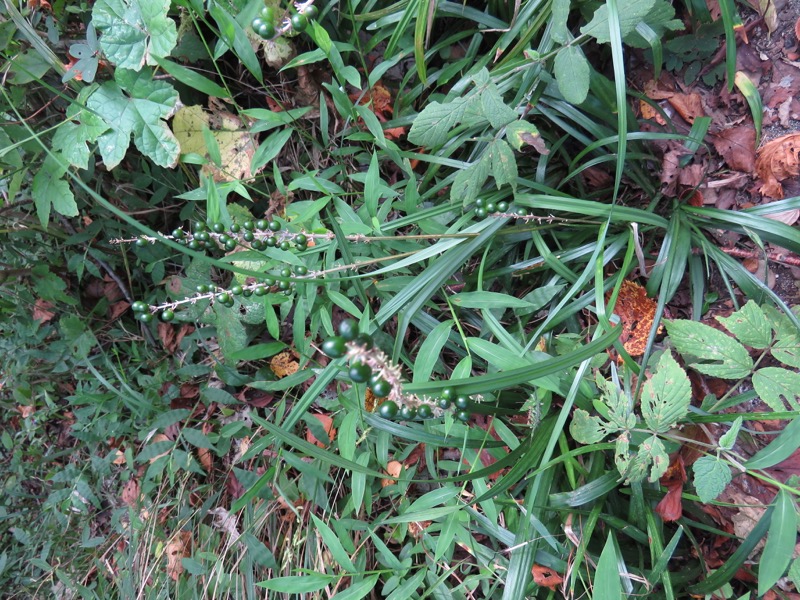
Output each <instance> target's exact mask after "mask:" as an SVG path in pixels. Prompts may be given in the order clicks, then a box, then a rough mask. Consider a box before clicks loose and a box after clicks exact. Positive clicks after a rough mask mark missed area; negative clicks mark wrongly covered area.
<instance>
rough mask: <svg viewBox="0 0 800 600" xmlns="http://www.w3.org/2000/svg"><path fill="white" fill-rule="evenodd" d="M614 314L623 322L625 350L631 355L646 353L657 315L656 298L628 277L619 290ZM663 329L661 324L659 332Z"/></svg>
mask: <svg viewBox="0 0 800 600" xmlns="http://www.w3.org/2000/svg"><path fill="white" fill-rule="evenodd" d="M614 314H615V315H617V316H618V317H619V319H620V322H621V323H622V335H621V336H620V340H621V341H622V346H623V347H624V348H625V351H626V352H627V353H628V354H630V355H631V356H641V355H642V354H644V351H645V348H646V347H647V338H648V336H649V335H650V328H651V327H652V326H653V320H654V319H655V316H656V302H655V300H653V299H652V298H649V297H648V296H647V292H646V291H645V289H644V288H643V287H642V286H640V285H639V284H638V283H636V282H634V281H630V280H627V279H626V280H625V281H623V282H622V287H621V288H620V290H619V296H617V303H616V305H615V306H614ZM662 329H663V326H659V328H658V332H659V333H661V331H662Z"/></svg>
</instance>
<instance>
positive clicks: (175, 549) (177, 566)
mask: <svg viewBox="0 0 800 600" xmlns="http://www.w3.org/2000/svg"><path fill="white" fill-rule="evenodd" d="M191 552H192V532H191V531H180V532H178V534H177V535H175V536H173V537H172V539H171V540H170V541H169V542H168V543H167V547H166V549H165V554H166V555H167V575H169V576H170V579H172V580H173V581H178V579H179V578H180V576H181V573H183V571H184V569H183V563H182V562H181V560H182V559H183V558H184V557H187V556H190V555H191Z"/></svg>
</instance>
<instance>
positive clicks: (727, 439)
mask: <svg viewBox="0 0 800 600" xmlns="http://www.w3.org/2000/svg"><path fill="white" fill-rule="evenodd" d="M741 428H742V417H736V420H735V421H734V422H733V424H732V425H731V428H730V429H728V431H726V432H725V433H724V434H723V435H722V436H720V438H719V447H720V448H721V449H722V450H730V449H731V448H733V445H734V444H735V443H736V437H737V436H738V435H739V430H740V429H741Z"/></svg>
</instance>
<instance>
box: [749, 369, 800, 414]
mask: <svg viewBox="0 0 800 600" xmlns="http://www.w3.org/2000/svg"><path fill="white" fill-rule="evenodd" d="M753 387H754V388H755V390H756V393H758V395H759V396H760V397H761V399H762V400H763V401H764V402H765V403H766V404H767V405H768V406H769V407H770V408H771V409H772V410H774V411H775V412H781V411H784V410H786V405H788V406H789V410H798V409H800V404H798V402H797V397H798V396H800V373H797V372H795V371H788V370H786V369H781V368H779V367H764V368H763V369H759V370H758V371H756V372H755V373H754V374H753ZM784 402H786V405H784Z"/></svg>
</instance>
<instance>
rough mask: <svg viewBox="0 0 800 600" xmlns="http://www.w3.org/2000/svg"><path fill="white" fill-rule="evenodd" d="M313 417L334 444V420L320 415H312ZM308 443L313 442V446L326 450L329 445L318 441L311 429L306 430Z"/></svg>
mask: <svg viewBox="0 0 800 600" xmlns="http://www.w3.org/2000/svg"><path fill="white" fill-rule="evenodd" d="M311 416H312V417H315V418H316V419H317V421H319V422H320V425H322V428H323V429H324V430H325V433H327V434H328V439H329V440H330V441H331V442H332V441H333V440H335V439H336V429H334V427H333V419H331V418H330V417H329V416H328V415H323V414H319V413H312V414H311ZM306 441H308V442H311V443H312V444H316V445H317V446H319V447H320V448H325V447H326V446H327V445H328V444H325V443H323V442H321V441H320V440H318V439H317V438H316V437H315V436H314V434H313V433H311V429H308V430H306Z"/></svg>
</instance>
